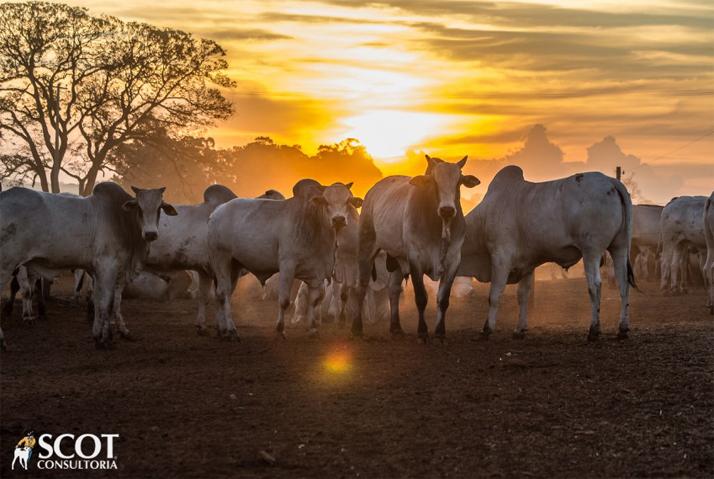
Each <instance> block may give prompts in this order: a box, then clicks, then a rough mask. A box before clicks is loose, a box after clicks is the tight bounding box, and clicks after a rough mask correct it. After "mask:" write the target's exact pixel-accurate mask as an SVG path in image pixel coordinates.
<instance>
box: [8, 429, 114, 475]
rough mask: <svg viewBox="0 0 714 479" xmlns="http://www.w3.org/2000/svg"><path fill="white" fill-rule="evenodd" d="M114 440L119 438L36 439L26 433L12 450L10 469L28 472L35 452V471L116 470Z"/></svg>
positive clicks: (43, 436) (70, 436) (62, 436)
mask: <svg viewBox="0 0 714 479" xmlns="http://www.w3.org/2000/svg"><path fill="white" fill-rule="evenodd" d="M118 437H119V434H81V435H79V436H75V435H74V434H59V435H57V436H54V435H53V434H40V435H37V434H36V433H35V432H34V431H29V432H28V433H27V434H25V436H24V437H23V438H22V439H20V441H19V442H18V443H17V445H16V446H15V451H14V455H13V459H12V466H11V468H12V470H15V469H16V468H17V469H24V470H26V471H27V470H29V469H30V464H31V463H30V460H31V459H32V457H33V452H37V461H36V467H37V469H49V470H64V469H70V470H108V469H117V459H116V456H115V447H114V441H115V440H116V439H117V438H118ZM35 450H37V451H35Z"/></svg>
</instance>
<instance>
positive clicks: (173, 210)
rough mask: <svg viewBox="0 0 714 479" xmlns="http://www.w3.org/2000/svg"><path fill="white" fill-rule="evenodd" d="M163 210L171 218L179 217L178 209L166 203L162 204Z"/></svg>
mask: <svg viewBox="0 0 714 479" xmlns="http://www.w3.org/2000/svg"><path fill="white" fill-rule="evenodd" d="M161 209H162V210H163V211H164V213H165V214H167V215H169V216H176V215H178V211H176V208H174V207H173V206H172V205H170V204H168V203H166V202H162V203H161Z"/></svg>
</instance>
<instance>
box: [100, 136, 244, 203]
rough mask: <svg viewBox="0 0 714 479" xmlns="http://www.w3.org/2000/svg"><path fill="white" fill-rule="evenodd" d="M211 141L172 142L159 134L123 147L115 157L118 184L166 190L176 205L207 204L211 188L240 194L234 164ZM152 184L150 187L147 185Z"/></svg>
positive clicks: (194, 139)
mask: <svg viewBox="0 0 714 479" xmlns="http://www.w3.org/2000/svg"><path fill="white" fill-rule="evenodd" d="M214 146H215V145H214V142H213V140H212V139H211V138H200V137H192V136H185V137H182V138H178V139H177V138H172V137H170V136H169V135H167V134H166V132H157V133H156V134H155V135H154V136H153V137H151V138H145V139H143V140H141V141H136V142H132V143H128V144H124V145H121V146H119V147H118V148H116V149H115V150H114V152H113V153H112V160H111V162H112V164H113V165H114V168H115V176H114V181H117V182H118V183H119V184H121V185H124V186H125V187H127V188H128V187H129V186H130V185H142V186H145V187H150V188H154V187H162V186H165V187H166V194H165V196H166V198H167V199H168V200H169V201H171V202H174V203H198V202H200V201H203V191H204V190H205V189H206V187H207V186H208V185H210V184H213V183H217V182H219V181H220V183H221V184H223V185H224V186H227V187H229V188H231V189H232V190H234V191H236V184H237V178H236V174H235V172H234V165H233V163H234V162H233V161H231V158H230V156H229V155H228V154H227V152H226V150H219V149H216V148H215V147H214ZM147 181H149V183H147Z"/></svg>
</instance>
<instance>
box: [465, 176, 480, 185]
mask: <svg viewBox="0 0 714 479" xmlns="http://www.w3.org/2000/svg"><path fill="white" fill-rule="evenodd" d="M461 184H462V185H464V186H465V187H466V188H473V187H474V186H477V185H480V184H481V181H480V180H479V179H478V178H476V177H475V176H474V175H461Z"/></svg>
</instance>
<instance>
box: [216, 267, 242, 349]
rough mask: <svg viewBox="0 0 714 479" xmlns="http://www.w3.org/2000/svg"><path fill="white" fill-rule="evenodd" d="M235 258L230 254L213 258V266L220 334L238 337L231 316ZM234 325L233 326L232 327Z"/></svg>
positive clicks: (217, 320)
mask: <svg viewBox="0 0 714 479" xmlns="http://www.w3.org/2000/svg"><path fill="white" fill-rule="evenodd" d="M232 263H233V260H232V258H231V257H230V255H225V254H224V255H221V257H212V258H211V268H212V269H213V274H214V275H215V280H216V326H217V328H218V336H225V337H227V338H230V337H231V336H232V337H233V338H236V339H237V338H238V332H237V331H236V329H235V323H233V319H232V317H231V293H232V284H233V283H232V279H233V278H232V270H233V264H232ZM229 323H230V325H232V326H233V327H232V328H231V326H230V325H229Z"/></svg>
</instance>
